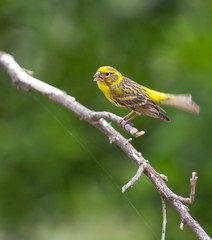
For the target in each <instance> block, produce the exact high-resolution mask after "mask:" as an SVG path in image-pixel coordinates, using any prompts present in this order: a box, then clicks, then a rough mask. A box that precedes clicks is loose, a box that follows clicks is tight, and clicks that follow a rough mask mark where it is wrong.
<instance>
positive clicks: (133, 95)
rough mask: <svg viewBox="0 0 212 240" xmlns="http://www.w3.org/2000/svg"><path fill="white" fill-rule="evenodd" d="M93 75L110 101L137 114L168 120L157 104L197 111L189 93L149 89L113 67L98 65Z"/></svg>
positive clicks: (196, 106)
mask: <svg viewBox="0 0 212 240" xmlns="http://www.w3.org/2000/svg"><path fill="white" fill-rule="evenodd" d="M94 77H95V79H94V81H96V82H97V84H98V87H99V88H100V90H101V91H102V92H103V93H104V95H105V96H106V98H107V99H108V100H109V101H110V102H112V103H113V104H114V105H116V106H118V107H124V108H128V109H131V110H133V111H134V112H136V113H138V114H145V115H148V116H150V117H155V118H160V119H163V120H166V121H169V118H168V117H167V116H166V115H165V114H164V113H163V112H165V111H164V110H163V109H162V108H161V107H160V106H159V104H164V105H170V106H173V107H176V108H181V109H183V110H186V111H189V112H192V113H195V114H197V113H199V106H198V105H197V104H196V103H194V102H193V101H192V96H191V95H190V94H177V95H175V94H166V93H162V92H157V91H154V90H151V89H149V88H146V87H144V86H142V85H140V84H138V83H136V82H134V81H133V80H131V79H129V78H127V77H124V76H122V74H121V73H120V72H118V71H117V70H116V69H115V68H112V67H109V66H105V67H100V68H99V69H98V71H97V72H96V74H95V75H94Z"/></svg>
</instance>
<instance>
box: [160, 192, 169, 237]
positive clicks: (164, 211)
mask: <svg viewBox="0 0 212 240" xmlns="http://www.w3.org/2000/svg"><path fill="white" fill-rule="evenodd" d="M160 197H161V202H162V209H163V227H162V236H161V240H165V236H166V223H167V219H166V199H165V198H164V196H162V195H160Z"/></svg>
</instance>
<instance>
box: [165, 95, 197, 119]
mask: <svg viewBox="0 0 212 240" xmlns="http://www.w3.org/2000/svg"><path fill="white" fill-rule="evenodd" d="M160 103H161V104H164V105H169V106H172V107H176V108H180V109H183V110H186V111H188V112H191V113H194V114H198V113H199V111H200V108H199V106H198V105H197V104H196V103H195V102H193V101H192V95H191V94H165V99H164V100H163V101H161V102H160Z"/></svg>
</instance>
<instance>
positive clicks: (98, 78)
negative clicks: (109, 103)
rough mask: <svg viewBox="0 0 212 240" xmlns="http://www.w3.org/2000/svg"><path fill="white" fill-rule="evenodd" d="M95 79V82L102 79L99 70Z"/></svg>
mask: <svg viewBox="0 0 212 240" xmlns="http://www.w3.org/2000/svg"><path fill="white" fill-rule="evenodd" d="M93 77H94V81H95V82H98V81H99V80H100V72H99V71H97V72H96V73H95V74H94V76H93Z"/></svg>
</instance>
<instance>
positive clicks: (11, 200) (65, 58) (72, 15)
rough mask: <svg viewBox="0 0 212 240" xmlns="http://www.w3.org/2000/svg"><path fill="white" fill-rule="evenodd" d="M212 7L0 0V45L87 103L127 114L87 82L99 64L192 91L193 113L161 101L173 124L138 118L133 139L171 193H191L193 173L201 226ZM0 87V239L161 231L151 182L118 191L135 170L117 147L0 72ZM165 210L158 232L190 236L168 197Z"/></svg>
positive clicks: (207, 192) (206, 212)
mask: <svg viewBox="0 0 212 240" xmlns="http://www.w3.org/2000/svg"><path fill="white" fill-rule="evenodd" d="M211 12H212V2H211V0H205V1H197V0H178V1H177V0H173V1H168V0H143V1H139V0H131V1H130V0H122V1H121V0H100V1H97V0H87V1H86V0H61V1H57V0H51V1H50V0H46V1H35V0H19V1H15V0H0V42H1V50H3V51H6V52H8V53H10V54H12V55H13V56H14V57H15V59H16V60H17V61H18V63H19V64H20V65H21V66H23V67H24V68H27V69H30V70H32V71H34V72H35V77H37V78H39V79H41V80H43V81H45V82H47V83H49V84H51V85H54V86H56V87H58V88H61V89H63V90H64V91H66V92H68V93H69V94H71V95H72V96H74V97H75V98H76V99H77V100H78V101H79V102H80V103H82V104H84V105H85V106H87V107H88V108H90V109H93V110H106V111H111V112H114V113H117V114H118V115H121V116H124V115H125V114H126V113H127V111H126V110H122V109H118V108H116V107H115V106H113V105H112V104H110V103H109V102H108V101H107V100H106V99H105V97H104V96H103V95H102V93H101V92H100V91H99V90H98V89H97V86H96V84H95V83H94V82H93V74H94V73H95V72H96V70H97V68H98V67H100V66H102V65H111V66H113V67H116V68H117V69H119V70H120V71H121V72H122V73H123V74H124V75H125V76H128V77H130V78H132V79H134V80H136V81H137V82H139V83H142V84H143V85H145V86H147V87H150V88H153V89H156V90H160V91H166V92H173V93H187V92H188V93H192V94H193V98H194V100H195V101H196V102H198V103H199V104H200V106H201V114H200V115H199V116H198V117H197V116H193V115H190V114H188V113H186V112H182V111H180V110H176V109H171V108H168V107H167V108H166V110H167V111H168V116H169V117H170V118H171V119H172V122H171V123H166V122H163V121H160V120H158V119H152V118H149V117H146V116H143V117H139V118H137V119H136V120H135V124H136V127H138V128H139V129H143V130H145V131H146V134H145V135H144V136H142V137H140V138H139V139H133V145H134V146H135V147H136V148H137V149H138V150H139V151H141V152H142V153H143V155H144V156H145V157H146V158H147V159H149V160H150V162H151V164H152V166H153V167H154V168H155V169H156V170H157V171H158V172H160V173H164V174H165V175H167V176H168V178H169V182H168V186H169V187H170V188H171V189H172V190H173V191H174V192H176V193H177V194H180V195H182V196H188V194H189V191H190V185H189V178H190V176H191V172H192V171H197V173H198V176H199V180H198V183H197V194H196V201H195V203H194V204H193V205H192V206H189V208H190V212H191V214H192V216H193V217H194V218H195V219H196V220H197V221H199V223H200V224H201V225H202V227H203V228H204V229H205V230H206V232H208V234H209V235H212V229H211V222H212V218H211V217H212V210H211V207H210V205H209V202H210V201H212V188H211V184H212V181H211V171H212V161H211V156H212V149H211V134H210V133H211V132H210V131H211V121H212V110H211V105H212V97H211V91H212V81H211V76H212V63H211V59H212V28H211V24H212V14H211ZM0 84H1V87H0V143H1V147H0V149H1V150H0V164H1V168H0V196H1V197H0V239H6V240H11V239H15V240H17V239H18V240H19V239H22V240H25V239H32V240H42V239H45V240H46V239H51V240H59V239H60V240H61V239H62V240H66V239H75V240H77V239H79V240H81V239H92V240H95V239H102V240H104V239H111V240H113V239H114V240H118V239H122V240H128V239H134V240H136V239H141V238H142V239H159V238H160V235H161V226H162V210H161V202H160V197H159V195H158V193H157V191H156V189H155V188H154V186H153V185H152V184H151V183H150V181H149V180H148V179H147V178H146V177H145V176H142V177H141V179H140V181H139V182H138V183H136V185H135V186H134V188H133V189H131V190H129V191H128V192H127V193H126V194H124V195H123V194H122V193H121V186H122V185H124V184H125V183H126V182H127V181H128V180H129V179H130V178H131V177H132V176H133V174H134V173H135V171H136V167H135V166H134V165H133V163H132V162H131V161H130V160H129V159H128V158H127V156H125V155H124V153H123V152H121V150H120V149H118V148H117V147H116V146H115V145H110V144H109V141H108V139H107V138H106V137H105V136H104V135H103V134H102V133H100V132H99V131H98V130H97V129H95V128H93V127H92V126H89V125H88V124H87V123H86V122H83V121H79V119H78V118H77V117H76V116H75V115H73V114H72V113H70V112H69V111H68V110H66V109H64V108H62V107H61V106H59V105H56V104H55V103H52V102H50V101H48V100H47V99H45V98H44V97H43V96H40V95H39V94H35V93H31V94H29V93H25V92H19V91H17V90H16V89H15V88H14V87H13V86H11V83H10V80H9V77H8V76H7V75H6V74H5V73H3V71H0ZM113 125H114V127H116V128H117V126H116V125H115V124H113ZM119 130H120V129H119ZM120 131H121V132H122V133H123V134H124V135H125V136H126V137H129V136H128V135H127V134H126V133H124V132H123V131H122V130H120ZM167 217H168V226H167V239H173V240H174V239H196V238H195V236H194V234H193V232H192V231H191V230H190V229H189V228H188V227H185V230H184V231H183V232H181V231H180V230H179V223H180V218H179V216H178V215H177V214H176V212H175V211H174V210H173V209H172V208H171V206H168V216H167ZM141 236H142V237H141Z"/></svg>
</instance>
